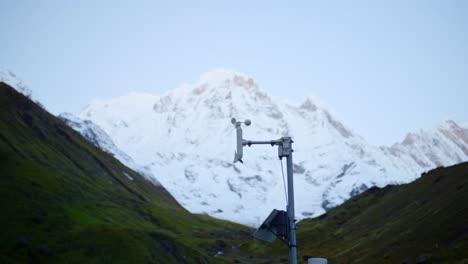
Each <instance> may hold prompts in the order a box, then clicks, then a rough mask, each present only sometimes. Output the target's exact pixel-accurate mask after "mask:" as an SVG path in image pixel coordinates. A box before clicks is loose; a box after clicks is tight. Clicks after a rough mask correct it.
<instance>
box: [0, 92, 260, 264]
mask: <svg viewBox="0 0 468 264" xmlns="http://www.w3.org/2000/svg"><path fill="white" fill-rule="evenodd" d="M0 201H1V203H0V212H1V217H0V226H1V232H0V263H51V262H52V263H54V262H64V263H225V262H226V263H233V262H234V260H239V261H241V262H243V263H248V262H259V261H261V260H262V259H263V258H262V256H261V254H257V255H256V257H254V256H249V255H248V254H245V255H241V251H240V249H239V247H240V246H241V245H243V244H245V243H246V242H247V243H252V240H251V239H250V234H251V232H252V230H251V229H249V228H247V227H244V226H241V225H236V224H233V223H229V222H226V221H221V220H216V219H213V218H210V217H207V216H200V215H193V214H190V213H188V212H187V211H186V210H184V209H183V208H182V207H181V206H180V205H179V204H178V203H177V202H176V201H175V200H174V199H173V198H172V196H170V195H169V194H168V192H167V191H165V189H163V188H161V187H155V186H154V185H152V184H151V183H150V182H148V181H147V180H145V179H144V178H142V177H141V176H140V175H138V174H137V173H136V172H134V171H132V170H131V169H129V168H127V167H125V166H124V165H122V164H121V163H120V162H119V161H118V160H116V159H114V158H113V157H112V156H111V155H109V154H107V153H104V152H102V151H101V150H100V149H98V148H96V147H94V146H93V145H91V144H90V143H88V142H87V141H86V140H85V139H84V138H82V137H81V136H80V135H79V134H78V133H77V132H75V131H74V130H72V129H70V128H69V127H68V126H66V125H65V124H64V123H63V122H62V121H61V120H59V119H57V118H55V117H54V116H53V115H51V114H49V113H48V112H47V111H44V110H43V109H41V108H40V107H39V106H37V105H36V104H35V103H33V102H32V101H30V100H29V99H28V98H26V97H25V96H23V95H22V94H19V93H17V92H16V91H15V90H14V89H12V88H11V87H9V86H8V85H6V84H4V83H0ZM254 244H255V243H254ZM218 251H222V252H223V253H224V254H223V255H222V256H220V257H216V258H214V257H213V255H215V254H216V253H217V252H218ZM265 260H268V259H265Z"/></svg>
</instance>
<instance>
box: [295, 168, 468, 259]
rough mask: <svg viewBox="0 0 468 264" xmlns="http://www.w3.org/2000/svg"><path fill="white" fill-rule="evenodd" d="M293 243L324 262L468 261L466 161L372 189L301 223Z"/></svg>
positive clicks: (467, 176) (467, 182) (304, 252)
mask: <svg viewBox="0 0 468 264" xmlns="http://www.w3.org/2000/svg"><path fill="white" fill-rule="evenodd" d="M298 242H299V252H300V254H301V256H302V257H303V258H304V256H325V257H327V258H328V259H329V260H330V261H329V263H468V163H463V164H459V165H456V166H452V167H448V168H439V169H435V170H433V171H430V172H429V173H427V174H424V175H423V176H422V177H421V178H420V179H418V180H417V181H415V182H413V183H410V184H407V185H402V186H388V187H385V188H383V189H379V188H376V187H375V188H371V189H370V190H368V191H366V192H365V193H363V194H361V195H359V196H356V197H354V198H352V199H351V200H349V201H347V202H346V203H344V204H343V205H341V206H339V207H337V208H335V209H333V210H331V211H329V212H328V213H327V214H326V215H323V216H321V217H319V218H315V219H309V220H305V221H303V222H301V223H300V224H299V240H298Z"/></svg>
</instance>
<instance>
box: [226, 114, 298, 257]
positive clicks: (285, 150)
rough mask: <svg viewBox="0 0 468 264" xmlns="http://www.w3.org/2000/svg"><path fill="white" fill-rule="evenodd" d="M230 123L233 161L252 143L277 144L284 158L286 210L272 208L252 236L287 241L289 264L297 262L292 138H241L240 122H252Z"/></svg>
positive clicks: (232, 120) (238, 158) (246, 122)
mask: <svg viewBox="0 0 468 264" xmlns="http://www.w3.org/2000/svg"><path fill="white" fill-rule="evenodd" d="M231 123H232V124H233V125H234V127H235V128H236V138H237V146H236V152H235V153H234V163H235V162H238V161H239V162H241V163H243V161H242V157H243V151H242V149H243V147H245V146H249V147H250V146H252V145H271V146H272V147H274V146H278V157H279V158H280V160H282V159H283V158H286V167H287V178H288V192H287V204H288V205H287V208H286V212H285V211H281V210H276V209H273V211H272V212H271V213H270V215H269V216H268V217H267V219H265V221H263V223H262V225H261V226H260V227H259V228H258V229H257V230H256V231H255V233H254V234H253V237H254V238H256V239H259V240H262V241H265V242H268V243H272V242H273V241H274V240H275V239H276V238H279V239H281V240H283V241H285V242H287V244H288V247H289V261H290V263H291V264H296V263H297V242H296V223H295V220H294V184H293V162H292V153H293V149H292V143H293V141H292V139H291V137H282V138H280V139H276V140H267V141H252V140H245V139H243V138H242V124H244V125H246V126H250V124H252V122H251V121H250V120H249V119H247V120H245V121H244V122H240V121H237V120H236V119H235V118H232V119H231Z"/></svg>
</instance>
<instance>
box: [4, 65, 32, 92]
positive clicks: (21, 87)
mask: <svg viewBox="0 0 468 264" xmlns="http://www.w3.org/2000/svg"><path fill="white" fill-rule="evenodd" d="M0 82H4V83H6V84H8V85H10V86H11V87H13V88H15V90H16V91H18V92H20V93H22V94H23V95H25V96H27V97H30V98H31V96H32V91H31V89H29V88H28V87H27V86H26V84H25V83H24V82H23V81H22V80H21V79H19V78H18V77H17V76H16V75H15V74H14V73H13V72H11V71H6V70H2V69H0Z"/></svg>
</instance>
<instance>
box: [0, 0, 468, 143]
mask: <svg viewBox="0 0 468 264" xmlns="http://www.w3.org/2000/svg"><path fill="white" fill-rule="evenodd" d="M0 34H1V35H0V36H1V41H0V68H3V69H9V70H11V71H13V72H15V73H16V74H17V75H18V76H20V77H21V78H22V79H23V80H24V82H26V83H27V84H28V85H29V87H30V88H31V89H32V90H33V92H34V93H35V94H36V96H37V97H38V98H39V99H40V100H41V101H42V102H43V104H44V105H45V106H46V107H47V108H48V109H49V110H50V111H52V112H53V113H55V114H57V113H60V112H64V111H68V112H72V113H77V112H78V111H79V110H80V109H81V108H82V107H84V106H85V105H86V104H87V103H88V102H89V101H90V100H92V99H93V98H97V97H99V98H106V97H113V96H119V95H123V94H126V93H128V92H130V91H143V92H150V93H154V94H162V93H163V92H165V91H167V90H169V89H172V88H175V87H176V86H178V85H180V84H182V83H185V82H193V81H195V80H196V79H197V78H198V76H199V75H200V74H202V73H204V72H206V71H208V70H210V69H212V68H217V67H224V68H231V69H235V70H238V71H241V72H245V73H247V74H249V75H251V76H253V77H254V78H255V79H256V80H257V82H258V83H259V84H260V85H261V86H262V88H263V89H265V90H266V91H267V92H269V93H270V94H271V95H273V96H274V97H282V98H285V99H287V100H289V101H292V102H298V101H301V100H302V99H303V98H304V97H306V96H308V95H312V96H316V97H318V98H320V99H321V100H322V101H324V102H325V103H326V104H327V105H329V106H330V107H331V108H332V110H334V112H336V113H337V114H338V115H339V117H340V118H341V119H342V120H343V121H345V123H346V125H347V126H349V127H351V128H352V129H354V130H355V131H356V132H357V133H359V134H361V135H362V136H364V137H365V138H366V139H367V140H368V141H369V142H371V143H373V144H390V143H393V142H395V141H400V140H402V139H403V137H404V135H405V134H406V132H408V131H411V130H417V129H419V128H430V127H433V126H434V125H436V124H437V123H439V122H441V121H442V120H444V119H449V118H450V119H454V120H455V121H459V122H466V121H468V107H467V106H466V105H467V103H466V101H467V98H468V48H467V47H468V1H449V0H447V1H442V0H440V1H429V0H427V1H408V0H398V1H395V0H392V1H390V0H389V1H374V0H369V1H221V0H218V1H164V2H163V1H115V0H112V1H104V0H99V1H95V0H80V1H71V0H56V1H51V0H43V1H37V0H29V1H28V0H1V1H0Z"/></svg>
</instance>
